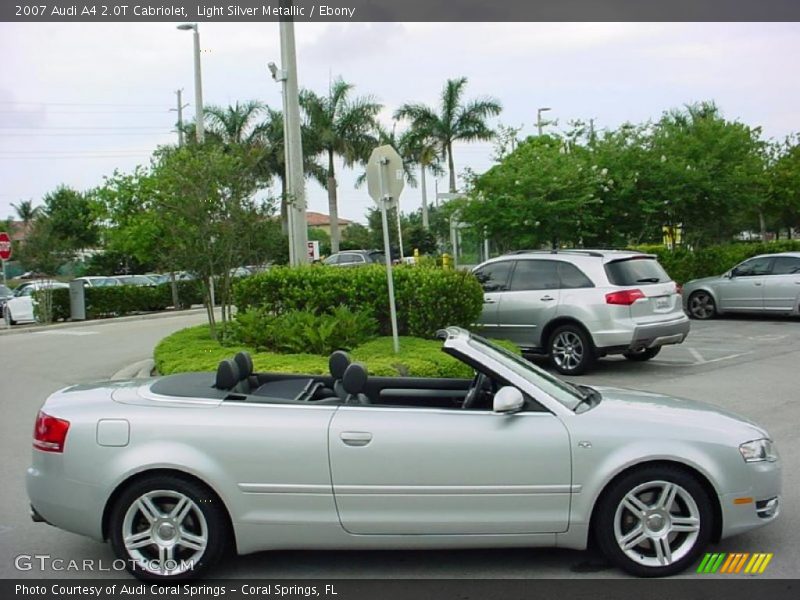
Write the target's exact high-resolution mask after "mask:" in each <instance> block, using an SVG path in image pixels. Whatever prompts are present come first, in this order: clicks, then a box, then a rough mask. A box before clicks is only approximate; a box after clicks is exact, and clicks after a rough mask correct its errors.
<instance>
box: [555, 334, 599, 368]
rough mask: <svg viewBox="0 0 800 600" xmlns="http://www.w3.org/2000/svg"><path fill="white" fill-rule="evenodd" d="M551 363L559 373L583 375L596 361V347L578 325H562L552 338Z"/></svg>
mask: <svg viewBox="0 0 800 600" xmlns="http://www.w3.org/2000/svg"><path fill="white" fill-rule="evenodd" d="M548 354H549V355H550V362H551V363H552V365H553V366H554V367H555V368H556V370H557V371H558V372H559V373H562V374H564V375H581V374H582V373H585V372H586V371H587V370H588V369H589V368H590V367H591V366H592V364H593V363H594V361H595V353H594V346H593V345H592V341H591V340H590V339H589V336H588V334H587V333H586V332H585V331H584V330H583V329H582V328H580V327H578V326H577V325H562V326H561V327H559V328H558V329H556V330H555V331H554V332H553V334H552V335H551V336H550V343H549V347H548Z"/></svg>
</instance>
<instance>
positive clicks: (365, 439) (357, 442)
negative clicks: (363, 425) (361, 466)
mask: <svg viewBox="0 0 800 600" xmlns="http://www.w3.org/2000/svg"><path fill="white" fill-rule="evenodd" d="M339 438H341V440H342V441H343V442H344V443H345V444H347V445H348V446H356V447H359V446H366V445H367V444H369V443H370V442H371V441H372V434H371V433H369V432H367V431H342V432H341V433H340V434H339Z"/></svg>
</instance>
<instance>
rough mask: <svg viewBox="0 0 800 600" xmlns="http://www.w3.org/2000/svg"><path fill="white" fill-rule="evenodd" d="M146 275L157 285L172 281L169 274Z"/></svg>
mask: <svg viewBox="0 0 800 600" xmlns="http://www.w3.org/2000/svg"><path fill="white" fill-rule="evenodd" d="M145 277H149V278H150V279H151V280H152V281H153V283H154V284H156V285H161V284H162V283H168V282H169V281H170V278H169V275H165V274H164V273H145Z"/></svg>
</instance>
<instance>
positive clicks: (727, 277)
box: [723, 269, 734, 279]
mask: <svg viewBox="0 0 800 600" xmlns="http://www.w3.org/2000/svg"><path fill="white" fill-rule="evenodd" d="M733 271H734V269H731V270H730V271H728V272H727V273H725V274H724V275H723V277H724V278H725V279H731V278H732V277H733Z"/></svg>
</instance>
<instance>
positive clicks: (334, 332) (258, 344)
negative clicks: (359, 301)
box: [230, 306, 378, 356]
mask: <svg viewBox="0 0 800 600" xmlns="http://www.w3.org/2000/svg"><path fill="white" fill-rule="evenodd" d="M377 334H378V323H377V321H376V320H375V319H374V318H373V317H372V316H371V315H370V314H369V313H366V312H363V311H361V312H355V311H351V310H350V309H349V308H348V307H346V306H338V307H336V308H335V309H334V310H333V311H332V312H331V313H324V314H321V315H317V314H315V313H313V312H310V311H302V310H292V311H288V312H285V313H282V314H278V315H276V314H271V313H268V312H266V311H265V310H264V309H258V308H256V309H252V310H249V311H247V312H244V313H239V314H237V315H236V318H235V319H234V322H233V326H232V331H231V336H230V337H231V338H232V340H233V342H234V343H237V342H238V343H243V344H247V345H249V346H251V347H253V348H256V349H259V350H275V351H279V352H287V353H292V352H308V353H311V354H320V355H324V356H327V355H329V354H330V353H331V352H333V351H334V350H338V349H343V350H350V349H352V348H354V347H356V346H358V345H359V344H361V343H363V342H365V341H367V340H368V339H370V338H373V337H375V336H376V335H377Z"/></svg>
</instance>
